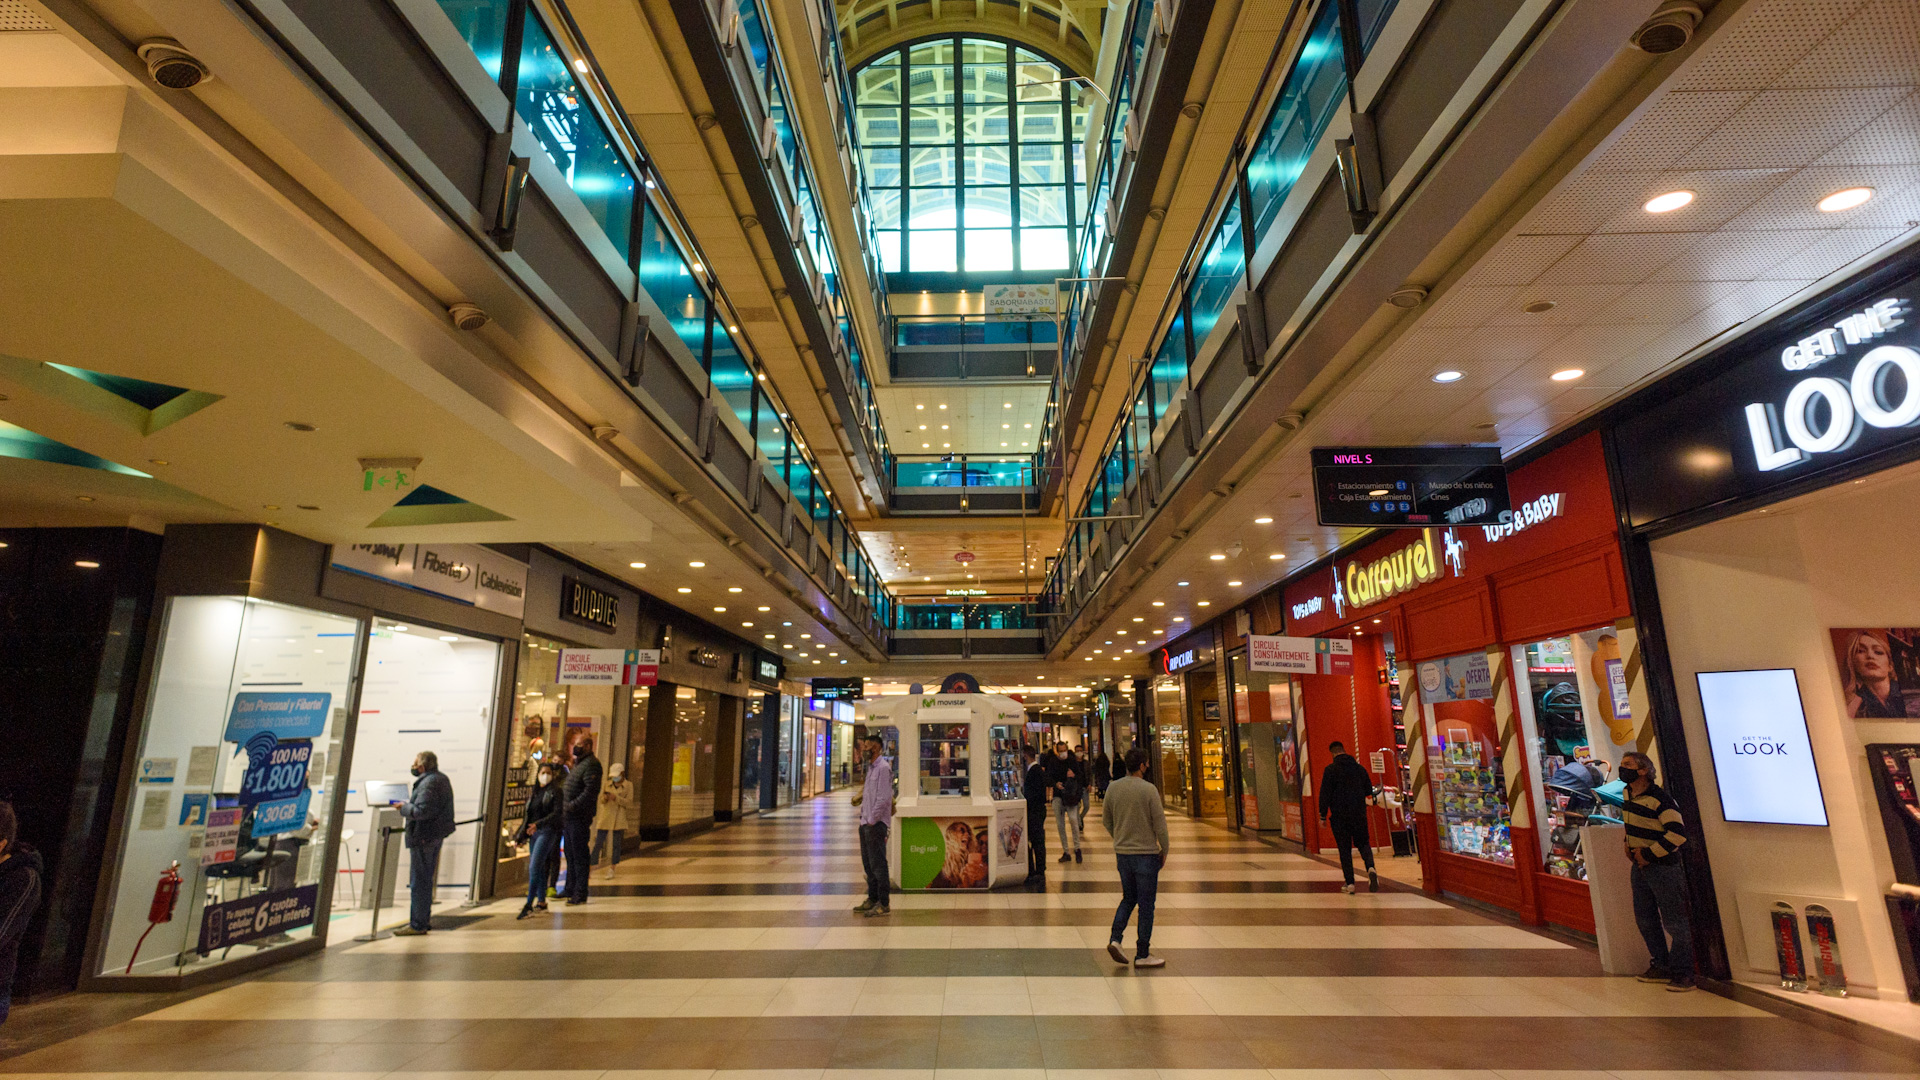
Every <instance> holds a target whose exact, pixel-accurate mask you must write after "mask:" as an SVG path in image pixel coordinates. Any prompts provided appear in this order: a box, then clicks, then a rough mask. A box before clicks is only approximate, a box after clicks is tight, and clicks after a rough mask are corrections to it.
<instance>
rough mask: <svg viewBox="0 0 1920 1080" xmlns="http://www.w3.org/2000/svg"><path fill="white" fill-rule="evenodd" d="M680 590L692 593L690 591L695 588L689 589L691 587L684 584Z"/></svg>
mask: <svg viewBox="0 0 1920 1080" xmlns="http://www.w3.org/2000/svg"><path fill="white" fill-rule="evenodd" d="M680 591H681V592H683V593H690V592H692V591H693V590H692V589H689V588H687V587H686V586H685V585H682V586H680Z"/></svg>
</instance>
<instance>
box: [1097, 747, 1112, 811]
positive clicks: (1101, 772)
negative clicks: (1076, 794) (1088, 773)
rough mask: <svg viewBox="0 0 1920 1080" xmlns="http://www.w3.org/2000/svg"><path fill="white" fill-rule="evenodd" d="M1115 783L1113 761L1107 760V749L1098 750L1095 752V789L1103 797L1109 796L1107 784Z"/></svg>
mask: <svg viewBox="0 0 1920 1080" xmlns="http://www.w3.org/2000/svg"><path fill="white" fill-rule="evenodd" d="M1111 783H1113V763H1112V762H1110V761H1108V760H1107V752H1106V751H1105V750H1096V751H1094V754H1093V791H1094V794H1096V795H1098V796H1100V797H1101V798H1103V799H1104V798H1106V797H1107V785H1108V784H1111Z"/></svg>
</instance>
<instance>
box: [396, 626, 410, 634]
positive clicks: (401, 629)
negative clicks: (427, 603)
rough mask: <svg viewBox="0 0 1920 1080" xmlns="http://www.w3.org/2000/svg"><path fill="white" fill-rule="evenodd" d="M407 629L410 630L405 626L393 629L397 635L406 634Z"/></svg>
mask: <svg viewBox="0 0 1920 1080" xmlns="http://www.w3.org/2000/svg"><path fill="white" fill-rule="evenodd" d="M408 629H410V628H409V627H405V626H396V627H394V630H395V631H396V632H398V633H402V634H404V633H406V632H407V630H408Z"/></svg>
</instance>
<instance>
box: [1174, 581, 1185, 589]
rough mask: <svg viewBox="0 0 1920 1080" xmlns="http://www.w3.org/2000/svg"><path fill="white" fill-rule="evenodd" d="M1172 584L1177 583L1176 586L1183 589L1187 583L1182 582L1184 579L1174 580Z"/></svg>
mask: <svg viewBox="0 0 1920 1080" xmlns="http://www.w3.org/2000/svg"><path fill="white" fill-rule="evenodd" d="M1174 584H1175V585H1178V586H1180V587H1181V588H1183V589H1184V588H1186V587H1187V585H1188V583H1187V582H1184V581H1176V582H1174Z"/></svg>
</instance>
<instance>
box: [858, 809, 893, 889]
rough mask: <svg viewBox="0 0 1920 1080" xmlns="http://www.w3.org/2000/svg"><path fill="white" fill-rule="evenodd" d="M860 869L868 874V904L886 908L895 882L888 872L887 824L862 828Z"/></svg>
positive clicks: (882, 822)
mask: <svg viewBox="0 0 1920 1080" xmlns="http://www.w3.org/2000/svg"><path fill="white" fill-rule="evenodd" d="M860 868H861V869H862V870H864V871H866V874H867V902H868V903H871V904H872V905H873V906H875V907H886V906H887V901H888V899H889V897H888V895H887V893H888V890H889V888H890V887H891V886H892V885H893V882H892V881H891V880H889V879H890V878H891V876H892V875H891V874H890V873H889V872H888V870H887V823H886V822H884V821H880V822H875V823H874V824H872V825H862V826H860Z"/></svg>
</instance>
